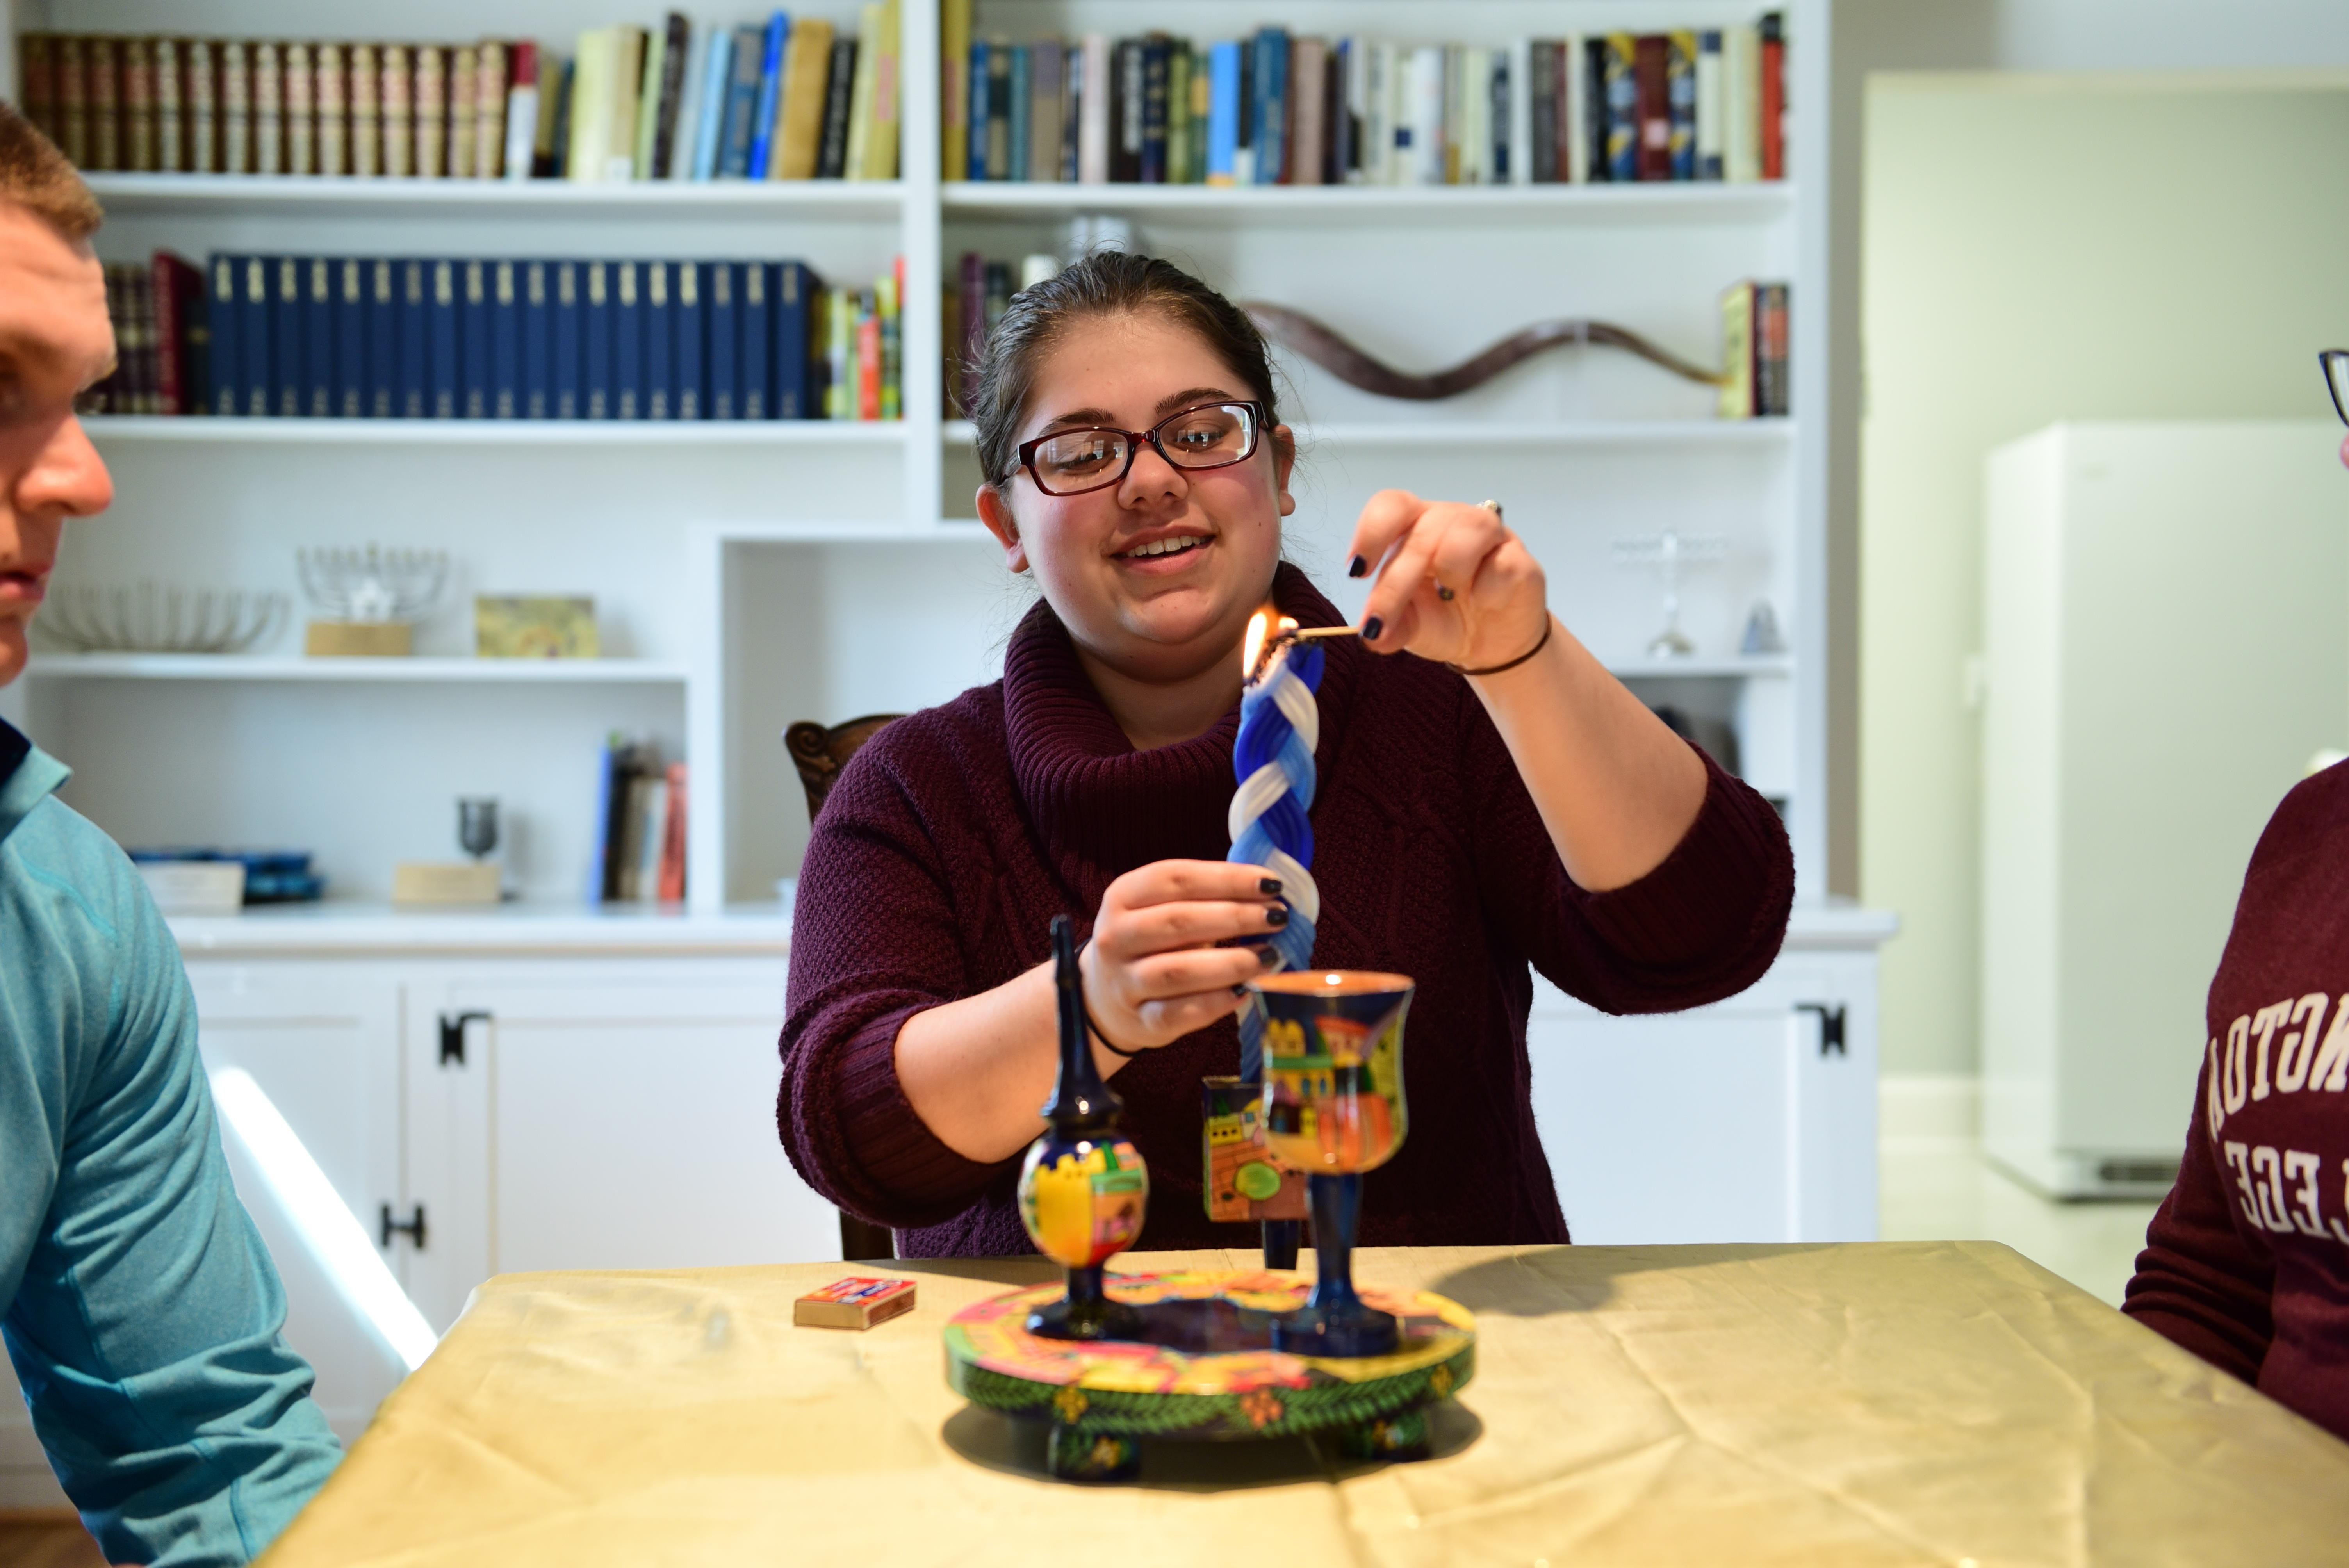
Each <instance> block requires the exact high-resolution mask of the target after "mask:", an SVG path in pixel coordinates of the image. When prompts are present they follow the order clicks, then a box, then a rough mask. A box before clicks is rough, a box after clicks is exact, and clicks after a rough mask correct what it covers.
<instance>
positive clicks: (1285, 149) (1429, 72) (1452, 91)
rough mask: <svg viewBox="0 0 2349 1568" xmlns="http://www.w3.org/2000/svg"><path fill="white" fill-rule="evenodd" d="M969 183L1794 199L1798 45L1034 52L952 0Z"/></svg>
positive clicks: (1327, 42) (1041, 46) (1562, 43)
mask: <svg viewBox="0 0 2349 1568" xmlns="http://www.w3.org/2000/svg"><path fill="white" fill-rule="evenodd" d="M944 24H945V28H946V32H945V36H944V39H943V43H942V47H943V49H944V52H945V63H944V67H943V70H942V74H941V80H942V86H943V89H944V94H945V101H944V106H943V121H942V125H941V137H942V142H943V147H942V156H943V162H942V165H941V167H942V168H943V170H944V171H945V173H946V176H947V178H948V179H950V180H976V181H990V180H1001V181H1050V182H1072V183H1084V184H1102V183H1118V184H1145V185H1156V184H1169V185H1197V184H1206V185H1251V184H1253V185H1337V184H1363V185H1459V184H1470V185H1481V184H1511V183H1515V184H1526V183H1534V184H1552V183H1559V182H1582V181H1675V180H1678V181H1756V180H1779V179H1783V178H1785V167H1786V163H1785V154H1786V123H1785V122H1786V93H1785V83H1786V68H1785V67H1786V29H1785V22H1784V19H1783V16H1782V15H1780V14H1779V13H1776V12H1772V13H1769V14H1767V15H1764V16H1762V17H1761V18H1760V19H1759V20H1758V21H1756V22H1754V24H1752V25H1750V26H1733V27H1711V28H1702V29H1697V28H1686V29H1679V30H1674V31H1670V32H1661V33H1651V34H1637V35H1635V34H1631V33H1606V34H1592V35H1589V36H1569V37H1565V38H1529V39H1524V40H1521V41H1519V42H1518V43H1517V44H1516V45H1515V46H1501V47H1486V46H1479V45H1466V44H1426V45H1410V44H1401V43H1396V42H1393V41H1391V40H1387V39H1378V38H1363V37H1342V38H1337V39H1334V40H1333V39H1328V38H1321V37H1312V36H1292V35H1291V34H1290V33H1289V32H1288V30H1287V29H1285V28H1281V27H1270V26H1268V27H1263V28H1259V29H1258V30H1257V32H1256V33H1255V34H1254V35H1253V36H1249V37H1247V38H1238V39H1225V40H1222V41H1219V42H1216V43H1212V44H1206V45H1200V44H1195V43H1193V42H1191V41H1189V40H1187V39H1183V38H1177V37H1173V36H1169V35H1167V34H1165V33H1151V34H1149V35H1147V36H1143V37H1134V38H1119V39H1111V38H1109V37H1108V36H1104V35H1102V34H1099V33H1092V34H1087V35H1085V36H1082V37H1081V38H1079V39H1077V40H1075V41H1073V42H1071V41H1068V40H1064V39H1061V38H1052V37H1046V38H1037V39H1031V40H1029V41H1027V42H1022V43H1015V42H1012V41H1010V40H1009V39H1006V38H974V37H972V36H970V31H969V28H970V3H969V0H945V10H944Z"/></svg>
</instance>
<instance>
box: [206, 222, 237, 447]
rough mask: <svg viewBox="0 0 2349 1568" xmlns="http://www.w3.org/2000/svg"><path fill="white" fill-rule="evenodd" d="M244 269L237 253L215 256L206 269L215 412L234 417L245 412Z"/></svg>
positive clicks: (207, 312) (221, 415)
mask: <svg viewBox="0 0 2349 1568" xmlns="http://www.w3.org/2000/svg"><path fill="white" fill-rule="evenodd" d="M240 282H242V270H240V268H237V258H235V256H213V258H212V261H209V263H207V268H204V319H207V322H209V324H212V395H209V404H212V413H213V416H219V418H233V416H240V413H244V411H246V408H244V364H242V362H240V359H237V355H240V347H242V338H244V331H242V326H244V307H242V301H240V295H237V284H240Z"/></svg>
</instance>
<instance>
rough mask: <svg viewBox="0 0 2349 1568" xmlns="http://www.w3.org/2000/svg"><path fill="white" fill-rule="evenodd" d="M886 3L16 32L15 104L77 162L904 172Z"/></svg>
mask: <svg viewBox="0 0 2349 1568" xmlns="http://www.w3.org/2000/svg"><path fill="white" fill-rule="evenodd" d="M897 5H898V0H879V3H875V4H869V5H864V8H863V12H862V26H863V32H862V36H852V35H849V34H847V33H846V32H845V31H836V30H835V29H834V27H833V25H832V24H831V23H830V22H827V21H824V20H823V19H821V18H812V17H802V18H800V19H799V20H798V22H797V23H796V24H794V23H793V22H792V20H791V19H790V18H788V17H787V16H786V15H785V14H784V13H783V12H781V11H777V12H775V13H773V14H772V15H771V16H770V17H769V18H768V20H767V21H765V22H764V23H761V24H758V25H755V26H744V27H737V28H728V27H722V26H720V27H710V28H707V29H705V30H704V31H703V35H702V36H700V37H698V38H697V37H696V36H695V29H694V27H693V25H692V24H691V23H690V22H689V21H688V19H687V18H686V16H685V15H684V14H683V13H681V12H678V11H671V12H669V13H667V16H666V18H665V19H664V21H663V22H662V24H661V25H660V26H656V27H650V28H647V27H638V26H627V25H620V26H610V27H601V28H595V29H592V30H590V31H588V32H585V33H583V34H581V35H580V36H579V37H578V39H577V40H576V42H575V44H574V49H573V53H572V54H571V56H570V57H568V58H565V57H563V56H561V55H560V54H558V53H557V52H556V51H554V49H551V48H548V47H544V46H541V45H540V44H539V43H537V42H535V41H533V40H529V39H522V40H512V41H509V40H503V39H485V40H483V41H481V42H480V43H477V44H449V45H443V44H376V43H342V42H334V41H327V42H315V43H314V42H308V41H305V40H299V39H292V40H278V39H262V40H244V39H215V38H178V37H150V36H140V37H126V36H113V35H102V34H54V33H27V34H26V35H24V36H23V37H22V38H21V40H20V43H21V50H20V53H21V56H22V60H23V67H22V72H21V75H22V91H21V101H22V103H23V104H24V106H25V110H26V114H27V115H28V116H29V117H30V118H31V119H32V120H33V122H34V124H35V125H36V126H38V127H39V128H40V129H42V130H43V131H45V132H46V133H47V135H48V136H49V138H50V139H52V140H54V141H55V142H57V145H58V146H59V147H60V148H62V149H63V150H65V152H66V155H67V157H68V158H70V159H71V160H73V161H74V162H75V163H76V164H77V165H78V166H79V167H81V168H83V169H86V170H128V171H136V172H146V171H153V172H163V173H191V174H316V175H350V176H357V177H371V176H390V177H394V178H404V177H416V178H422V179H458V180H466V179H471V180H497V179H507V180H528V179H561V180H570V181H579V182H588V183H601V182H605V181H631V180H711V179H743V178H750V179H779V180H780V179H851V180H894V179H895V178H896V174H897V119H898V108H899V99H898V89H897V80H898V68H897Z"/></svg>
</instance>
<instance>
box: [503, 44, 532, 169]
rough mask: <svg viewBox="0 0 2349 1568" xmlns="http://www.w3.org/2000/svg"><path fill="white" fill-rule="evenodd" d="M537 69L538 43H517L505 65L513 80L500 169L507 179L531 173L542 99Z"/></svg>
mask: <svg viewBox="0 0 2349 1568" xmlns="http://www.w3.org/2000/svg"><path fill="white" fill-rule="evenodd" d="M539 69H540V67H539V58H538V46H537V45H536V44H534V43H533V42H531V41H530V40H529V39H527V38H524V39H522V40H521V41H519V42H517V43H516V44H515V45H514V46H513V53H512V56H511V57H509V58H508V62H507V67H506V70H507V75H508V76H509V77H512V86H510V87H508V88H506V136H505V143H506V144H505V150H504V154H503V157H504V165H503V168H504V176H505V178H506V179H508V180H528V179H531V178H532V177H533V173H534V170H533V149H534V148H535V147H536V146H537V144H538V126H539V118H540V116H539V106H540V102H541V97H540V91H541V89H540V88H539V85H538V84H539Z"/></svg>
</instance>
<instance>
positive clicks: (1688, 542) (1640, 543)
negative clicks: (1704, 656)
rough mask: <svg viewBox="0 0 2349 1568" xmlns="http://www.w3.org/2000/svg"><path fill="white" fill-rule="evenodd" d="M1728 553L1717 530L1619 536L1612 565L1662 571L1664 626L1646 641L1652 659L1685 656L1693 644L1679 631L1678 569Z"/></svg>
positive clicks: (1679, 577) (1726, 544)
mask: <svg viewBox="0 0 2349 1568" xmlns="http://www.w3.org/2000/svg"><path fill="white" fill-rule="evenodd" d="M1728 553H1729V541H1727V540H1726V539H1723V537H1722V536H1721V535H1719V534H1717V533H1706V534H1698V535H1695V536H1693V537H1692V536H1690V535H1686V534H1682V533H1676V532H1674V531H1671V530H1670V529H1666V530H1665V531H1663V532H1661V533H1660V534H1657V535H1656V536H1655V537H1654V538H1652V539H1619V540H1617V541H1616V542H1615V545H1614V554H1615V564H1616V565H1618V566H1643V567H1647V568H1650V569H1651V570H1653V571H1656V572H1660V573H1662V574H1663V579H1664V629H1663V630H1662V631H1661V632H1659V633H1657V634H1656V635H1655V637H1654V638H1653V639H1652V640H1651V642H1650V643H1649V644H1648V656H1649V657H1650V658H1651V659H1684V658H1687V657H1688V656H1689V655H1692V654H1693V653H1695V652H1696V645H1695V644H1694V643H1692V642H1691V641H1690V640H1689V639H1688V637H1687V635H1686V634H1684V633H1682V630H1681V569H1682V567H1684V566H1697V565H1710V564H1712V563H1713V562H1717V561H1719V560H1721V559H1722V558H1723V556H1725V555H1727V554H1728Z"/></svg>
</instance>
